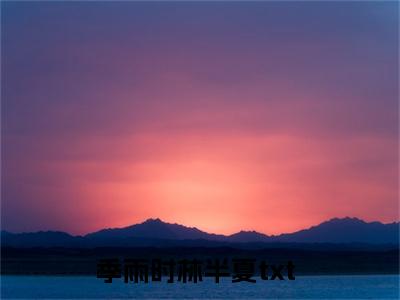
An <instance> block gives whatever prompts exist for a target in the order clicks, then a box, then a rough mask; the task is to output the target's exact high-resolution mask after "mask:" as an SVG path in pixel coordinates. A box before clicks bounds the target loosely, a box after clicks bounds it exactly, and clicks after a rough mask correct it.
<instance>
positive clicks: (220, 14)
mask: <svg viewBox="0 0 400 300" xmlns="http://www.w3.org/2000/svg"><path fill="white" fill-rule="evenodd" d="M1 5H2V24H1V25H2V37H1V38H2V49H1V50H2V56H1V59H2V61H1V63H2V82H1V83H2V112H1V116H2V121H1V125H2V191H1V193H2V194H1V196H2V199H1V200H2V229H4V230H9V231H15V232H19V231H37V230H62V231H67V232H69V233H72V234H84V233H88V232H91V231H95V230H98V229H101V228H104V227H121V226H127V225H131V224H135V223H138V222H142V221H144V220H145V219H147V218H151V217H152V218H156V217H159V218H161V219H162V220H164V221H168V222H173V223H175V222H176V223H180V224H184V225H188V226H196V227H198V228H199V229H202V230H205V231H208V232H214V233H224V234H231V233H234V232H236V231H238V230H241V229H243V230H257V231H260V232H263V233H267V234H277V233H282V232H291V231H295V230H299V229H303V228H305V227H309V226H311V225H315V224H317V223H319V222H321V221H324V220H327V219H330V218H332V217H344V216H352V217H359V218H362V219H364V220H367V221H374V220H379V221H382V222H385V223H386V222H393V221H398V220H399V216H398V157H397V150H398V116H399V115H398V98H397V97H398V95H397V93H398V50H399V49H398V34H399V32H398V29H397V26H398V3H397V2H384V3H379V2H341V1H334V2H325V3H323V2H280V3H277V2H250V3H245V2H225V3H224V2H204V3H199V2H186V3H184V2H165V3H160V2H150V3H143V2H118V3H116V2H114V3H112V2H84V3H83V2H82V3H79V2H71V3H66V2H61V3H60V2H59V3H57V2H53V3H51V2H41V1H39V2H25V3H21V2H19V3H18V2H8V3H4V2H3V3H2V4H1Z"/></svg>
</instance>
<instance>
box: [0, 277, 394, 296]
mask: <svg viewBox="0 0 400 300" xmlns="http://www.w3.org/2000/svg"><path fill="white" fill-rule="evenodd" d="M256 279H257V282H256V283H253V284H252V283H243V282H241V283H232V282H231V281H230V278H222V279H221V282H220V283H219V284H216V283H214V281H213V279H212V278H203V281H202V282H198V283H197V284H194V283H192V282H188V283H186V284H183V283H180V282H175V283H172V284H167V283H166V282H149V283H148V284H145V283H137V284H134V283H127V284H126V283H124V282H123V280H122V279H114V281H113V282H112V283H111V284H107V283H104V282H103V280H102V279H98V278H96V277H95V276H93V277H90V276H82V277H74V276H71V277H68V276H64V277H63V276H2V277H1V296H2V298H36V299H41V298H47V299H60V298H64V299H66V298H69V299H71V298H81V299H83V298H86V299H87V298H90V299H104V298H107V299H116V298H120V299H121V298H136V299H150V298H153V299H159V298H190V299H196V298H197V299H199V298H200V299H206V298H219V299H227V298H236V299H238V298H239V299H261V298H262V299H276V298H286V299H399V279H400V277H399V275H360V276H353V275H347V276H297V277H296V280H292V281H289V280H284V281H279V280H278V281H275V280H274V281H270V280H269V281H262V280H260V278H256Z"/></svg>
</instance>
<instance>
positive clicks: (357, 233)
mask: <svg viewBox="0 0 400 300" xmlns="http://www.w3.org/2000/svg"><path fill="white" fill-rule="evenodd" d="M1 241H2V246H11V247H124V246H130V247H134V246H159V247H163V246H196V247H197V246H235V245H236V246H237V245H238V244H265V245H268V244H273V243H279V244H281V243H285V244H287V243H295V244H296V243H302V244H311V243H331V244H349V243H364V244H375V245H377V244H393V245H398V244H399V223H398V222H395V223H390V224H383V223H380V222H369V223H368V222H365V221H363V220H360V219H357V218H349V217H346V218H341V219H339V218H334V219H331V220H329V221H326V222H323V223H321V224H319V225H316V226H313V227H310V228H308V229H304V230H300V231H297V232H293V233H288V234H281V235H275V236H268V235H265V234H262V233H259V232H256V231H240V232H238V233H235V234H232V235H222V234H211V233H207V232H204V231H201V230H199V229H197V228H195V227H186V226H183V225H179V224H172V223H167V222H163V221H161V220H160V219H148V220H146V221H145V222H143V223H140V224H135V225H132V226H128V227H123V228H108V229H103V230H100V231H96V232H93V233H89V234H87V235H84V236H72V235H69V234H67V233H65V232H59V231H40V232H35V233H10V232H7V231H2V232H1Z"/></svg>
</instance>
